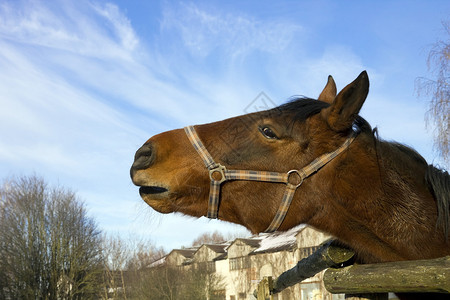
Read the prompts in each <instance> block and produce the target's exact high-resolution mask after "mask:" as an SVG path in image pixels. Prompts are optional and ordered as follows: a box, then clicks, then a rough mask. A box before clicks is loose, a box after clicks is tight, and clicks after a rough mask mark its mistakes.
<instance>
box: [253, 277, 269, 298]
mask: <svg viewBox="0 0 450 300" xmlns="http://www.w3.org/2000/svg"><path fill="white" fill-rule="evenodd" d="M272 290H273V280H272V276H268V277H264V278H263V279H262V280H261V281H260V282H259V284H258V288H257V290H256V293H257V295H256V299H258V300H272V299H273V296H272V294H271V291H272Z"/></svg>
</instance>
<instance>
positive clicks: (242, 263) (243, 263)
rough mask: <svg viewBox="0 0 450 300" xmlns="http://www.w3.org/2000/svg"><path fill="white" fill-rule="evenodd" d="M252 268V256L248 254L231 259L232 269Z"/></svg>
mask: <svg viewBox="0 0 450 300" xmlns="http://www.w3.org/2000/svg"><path fill="white" fill-rule="evenodd" d="M248 268H250V258H249V257H248V256H243V257H236V258H231V259H230V270H241V269H248Z"/></svg>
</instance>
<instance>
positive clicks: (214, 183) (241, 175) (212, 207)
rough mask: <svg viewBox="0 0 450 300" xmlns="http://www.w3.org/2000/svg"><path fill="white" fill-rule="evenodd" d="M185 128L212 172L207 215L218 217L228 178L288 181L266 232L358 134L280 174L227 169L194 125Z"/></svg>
mask: <svg viewBox="0 0 450 300" xmlns="http://www.w3.org/2000/svg"><path fill="white" fill-rule="evenodd" d="M184 130H185V132H186V134H187V136H188V138H189V141H190V142H191V143H192V145H193V146H194V148H195V150H196V151H197V153H198V154H199V155H200V157H201V158H202V160H203V162H204V164H205V166H206V168H207V169H208V171H209V178H210V179H211V184H210V191H209V203H208V213H207V215H206V216H207V217H208V218H211V219H217V217H218V210H219V197H220V186H221V184H222V182H225V181H229V180H250V181H265V182H275V183H284V184H286V190H285V192H284V195H283V198H282V200H281V204H280V207H279V208H278V211H277V213H276V214H275V217H274V219H273V220H272V223H270V225H269V227H267V229H266V230H265V231H264V232H274V231H276V230H277V229H278V228H279V227H280V225H281V223H283V220H284V218H285V217H286V214H287V212H288V209H289V206H290V204H291V202H292V198H293V197H294V193H295V191H296V190H297V188H298V187H299V186H300V185H301V184H302V183H303V180H304V179H305V178H307V177H309V176H310V175H312V174H314V173H315V172H317V171H318V170H319V169H320V168H322V167H323V166H324V165H326V164H327V163H328V162H330V161H331V160H332V159H334V158H335V157H336V156H338V155H339V154H340V153H341V152H343V151H344V150H345V149H347V147H348V146H349V145H350V144H351V143H352V142H353V140H354V139H355V138H356V136H357V135H358V132H353V133H352V135H351V136H350V137H349V138H348V139H347V140H346V141H345V142H344V143H343V144H342V145H341V146H340V147H339V148H337V149H336V150H335V151H333V152H330V153H326V154H323V155H321V156H319V157H318V158H316V159H315V160H314V161H312V162H311V163H310V164H309V165H307V166H306V167H304V168H302V169H300V170H290V171H288V172H286V173H278V172H267V171H249V170H228V169H227V168H226V167H225V166H224V165H221V164H219V163H216V162H215V161H214V159H213V158H212V156H211V154H209V152H208V150H206V148H205V146H204V145H203V143H202V141H201V140H200V138H199V136H198V134H197V132H196V131H195V129H194V126H187V127H185V128H184Z"/></svg>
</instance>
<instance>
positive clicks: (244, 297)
mask: <svg viewBox="0 0 450 300" xmlns="http://www.w3.org/2000/svg"><path fill="white" fill-rule="evenodd" d="M246 298H247V294H246V293H239V300H242V299H246Z"/></svg>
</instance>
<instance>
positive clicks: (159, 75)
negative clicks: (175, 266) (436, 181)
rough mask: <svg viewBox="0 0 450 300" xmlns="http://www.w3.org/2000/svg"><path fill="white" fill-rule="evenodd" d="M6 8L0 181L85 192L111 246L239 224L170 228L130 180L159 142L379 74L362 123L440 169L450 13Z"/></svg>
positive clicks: (449, 5) (420, 9)
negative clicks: (439, 63)
mask: <svg viewBox="0 0 450 300" xmlns="http://www.w3.org/2000/svg"><path fill="white" fill-rule="evenodd" d="M242 2H243V1H196V2H190V1H183V2H178V1H132V0H123V1H119V0H116V1H95V0H90V1H86V0H77V1H43V0H42V1H39V0H33V1H22V0H0V128H1V130H0V178H2V179H4V178H7V177H8V176H13V175H28V174H38V175H41V176H43V177H44V178H45V179H46V180H47V181H48V182H49V183H50V184H55V185H56V184H59V185H62V186H65V187H69V188H71V189H73V190H75V191H77V193H78V195H79V196H80V198H81V199H83V200H84V201H85V203H86V206H87V208H88V210H89V213H90V215H91V216H93V217H94V218H95V219H96V220H97V222H98V223H99V226H100V228H102V229H103V230H104V231H106V232H108V233H119V234H121V235H130V234H131V235H139V236H144V237H149V238H151V239H152V240H153V241H154V243H155V244H157V245H159V246H164V247H165V248H166V249H168V250H169V249H171V248H174V247H180V246H182V245H189V244H190V242H191V241H192V240H193V239H194V238H195V237H197V236H198V235H199V234H200V233H202V232H205V231H208V232H210V231H214V230H219V231H222V232H224V233H228V232H243V231H244V229H242V227H240V226H237V225H231V224H227V223H225V222H220V221H210V220H207V219H203V218H202V219H199V220H195V219H193V218H189V217H183V216H181V215H173V214H172V215H159V214H157V213H155V212H152V210H151V209H150V208H149V207H147V206H146V205H145V204H144V203H143V202H142V201H141V199H140V198H139V196H138V191H137V188H136V187H134V186H133V185H132V183H131V181H130V179H129V167H130V165H131V163H132V160H133V156H134V152H135V151H136V150H137V148H138V147H139V146H140V145H142V143H144V142H145V141H146V140H147V139H148V138H149V137H151V136H152V135H154V134H156V133H159V132H162V131H166V130H170V129H175V128H180V127H183V126H186V125H190V124H199V123H206V122H211V121H215V120H220V119H224V118H227V117H231V116H235V115H240V114H243V113H244V110H245V108H246V107H247V105H248V104H249V103H251V102H252V101H253V99H255V97H256V96H257V95H258V94H260V92H264V93H265V94H266V95H267V96H268V97H270V99H271V100H272V101H273V102H274V103H276V104H281V103H283V102H285V101H286V100H288V99H289V97H291V96H292V95H306V96H310V97H317V96H318V94H319V93H320V91H321V89H322V88H323V86H324V84H325V82H326V78H327V76H328V75H329V74H331V75H333V76H334V78H335V80H336V83H337V85H338V89H341V88H343V87H344V86H345V85H346V84H347V83H349V82H351V81H352V80H353V79H354V78H356V76H357V75H358V74H359V73H360V72H361V71H362V70H367V71H368V73H369V77H370V80H371V89H370V93H369V97H368V99H367V101H366V103H365V105H364V107H363V109H362V112H361V115H362V116H363V117H365V118H366V119H367V120H368V121H369V122H370V123H371V125H372V126H373V127H375V126H378V128H379V133H380V136H381V137H382V138H384V139H388V140H397V141H399V142H402V143H405V144H407V145H410V146H412V147H414V148H415V149H417V150H418V151H419V152H420V153H421V154H422V155H423V156H424V157H425V158H426V159H427V160H428V161H429V162H430V163H438V162H439V160H438V159H437V158H436V156H435V154H434V153H433V152H432V149H431V145H432V137H431V131H429V130H428V131H427V130H426V129H425V123H424V114H425V111H426V99H424V98H420V99H418V98H417V96H416V95H415V90H414V80H415V79H416V78H417V77H420V76H430V73H429V72H428V71H427V67H426V58H427V54H428V51H429V49H430V46H431V45H432V44H433V43H434V42H436V41H437V40H438V39H439V38H443V37H444V31H443V27H442V25H441V22H442V21H444V20H448V18H449V13H450V2H449V1H247V2H245V3H242Z"/></svg>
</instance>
